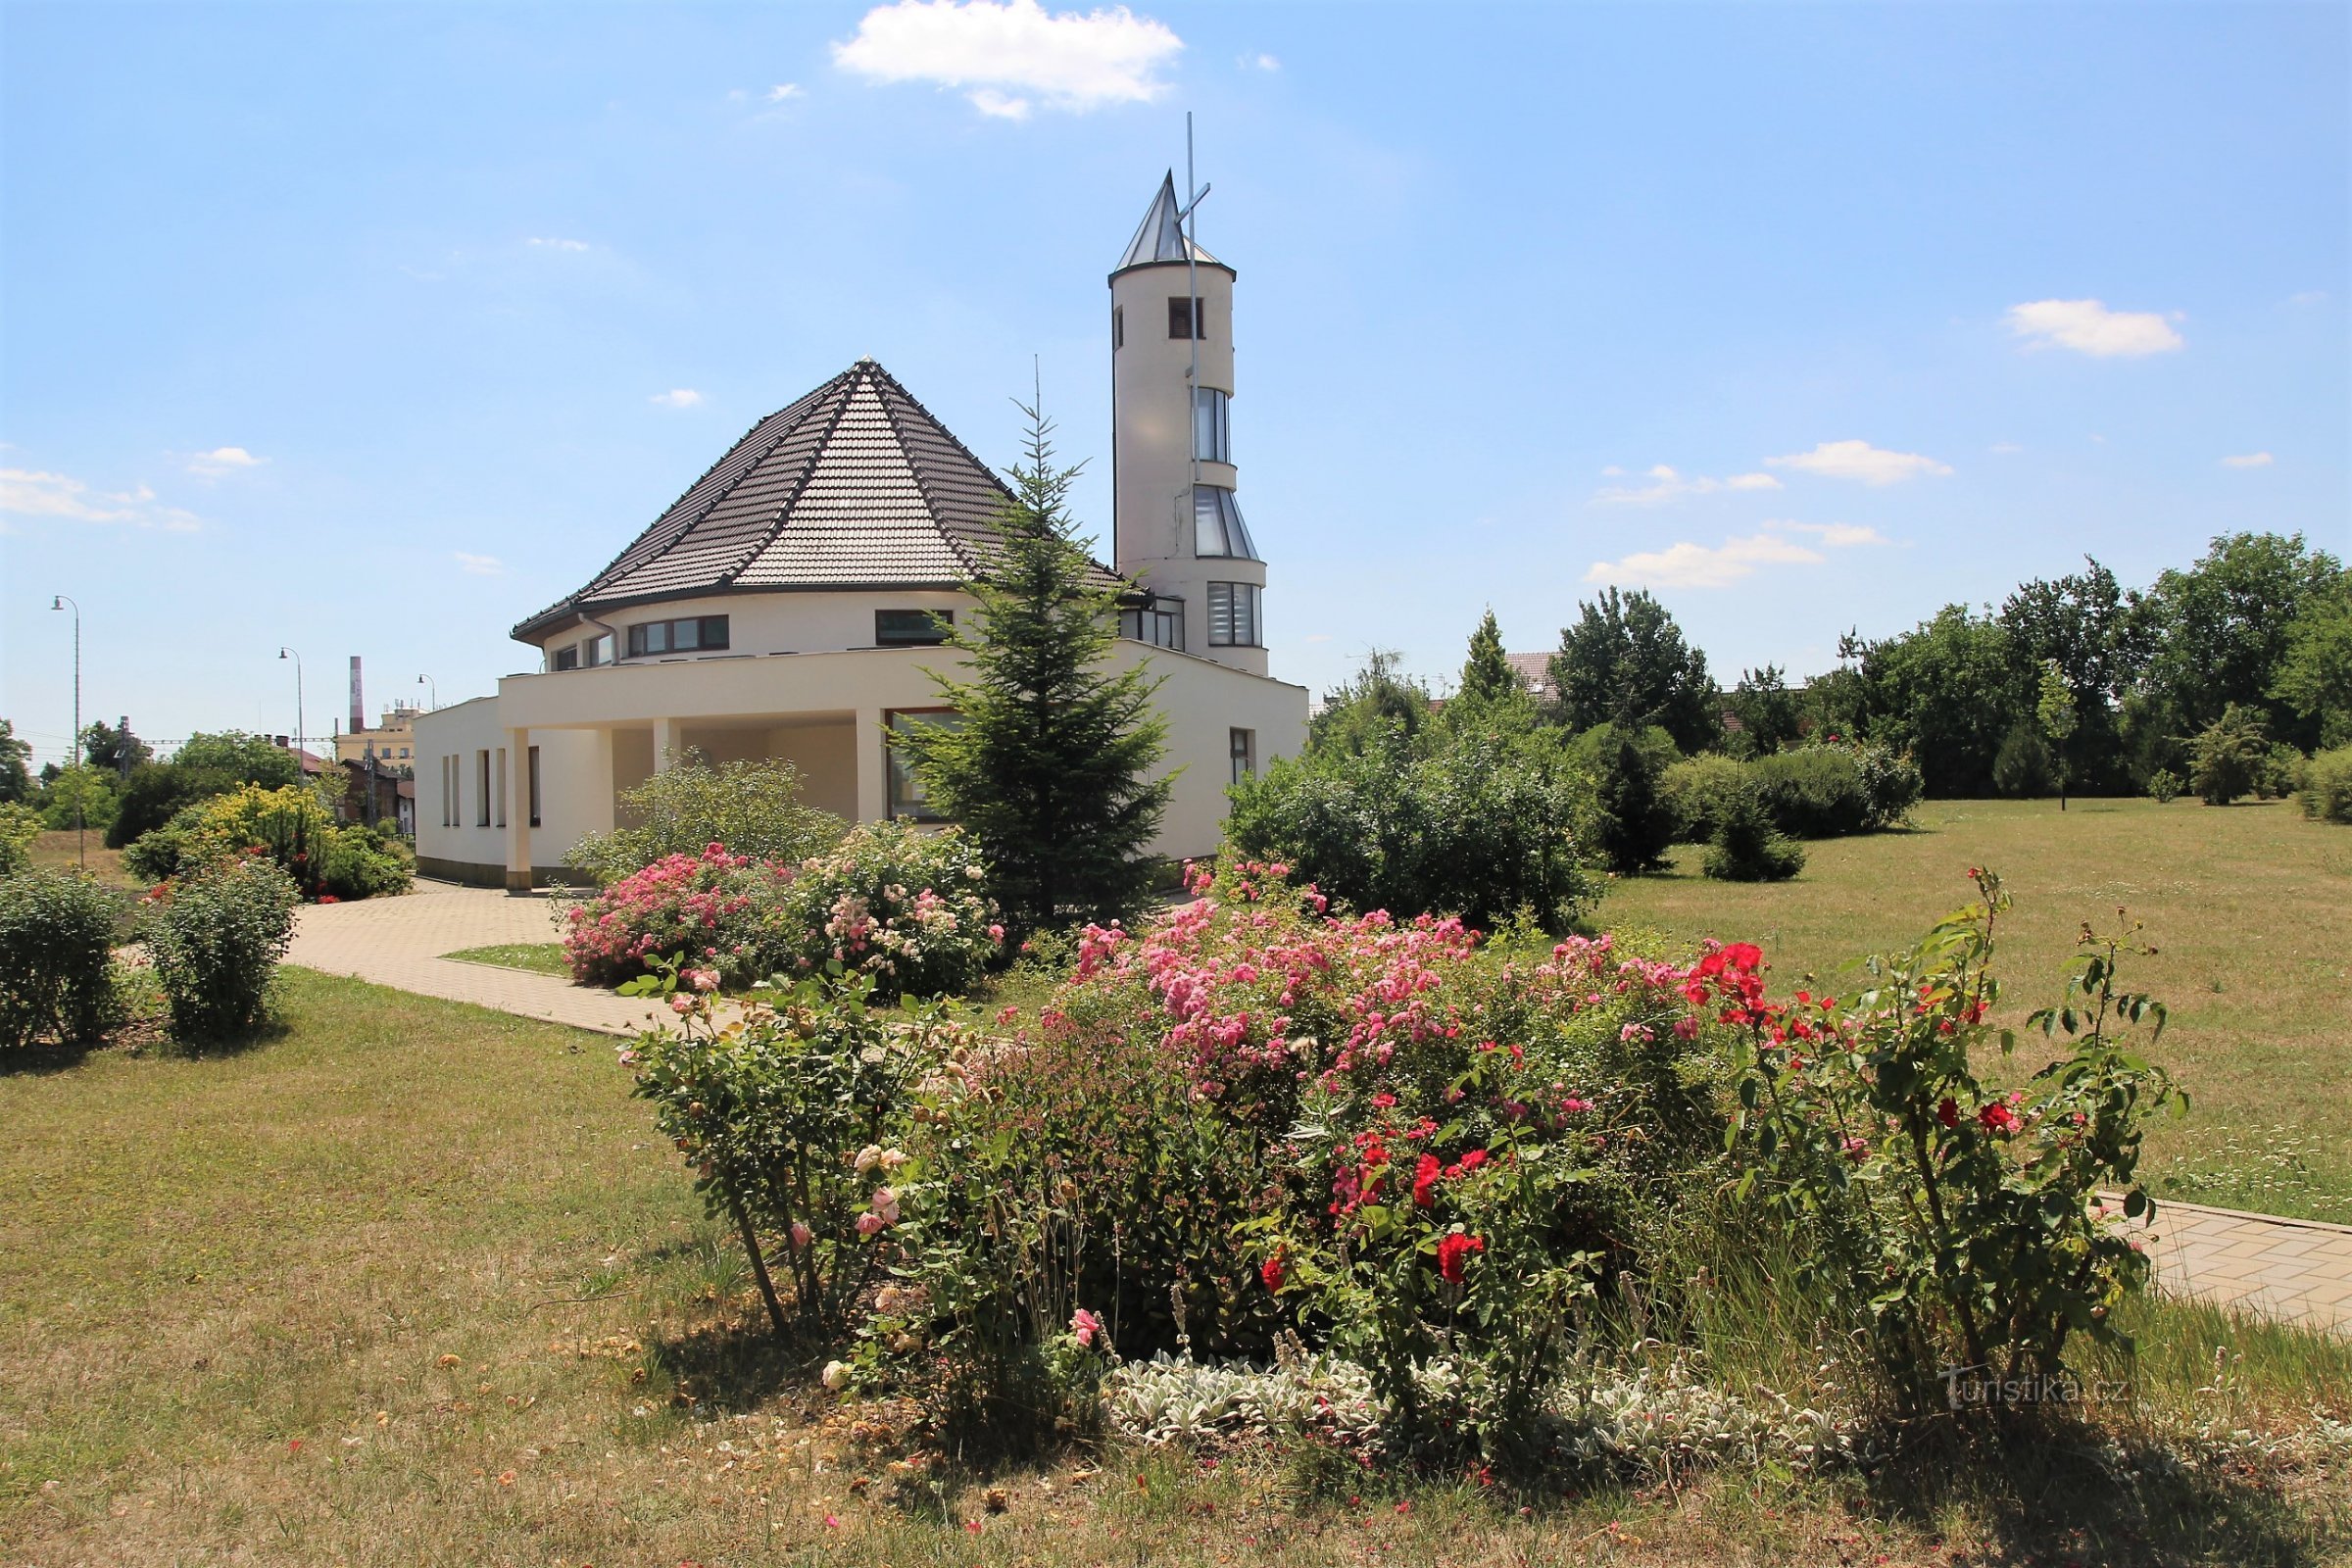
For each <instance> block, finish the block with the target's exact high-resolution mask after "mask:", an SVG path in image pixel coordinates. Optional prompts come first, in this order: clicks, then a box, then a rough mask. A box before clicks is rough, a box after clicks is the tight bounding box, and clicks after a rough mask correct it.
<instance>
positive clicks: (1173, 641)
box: [1119, 594, 1184, 653]
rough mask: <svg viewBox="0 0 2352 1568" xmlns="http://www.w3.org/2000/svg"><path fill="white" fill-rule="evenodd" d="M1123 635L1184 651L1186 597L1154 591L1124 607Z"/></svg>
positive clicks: (1121, 617) (1121, 612)
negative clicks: (1164, 594)
mask: <svg viewBox="0 0 2352 1568" xmlns="http://www.w3.org/2000/svg"><path fill="white" fill-rule="evenodd" d="M1119 635H1120V636H1122V637H1126V638H1129V639H1132V640H1133V641H1135V642H1139V643H1150V644H1151V645H1152V647H1154V648H1173V649H1175V650H1176V651H1177V652H1178V653H1182V652H1184V601H1183V600H1181V599H1166V598H1162V597H1160V596H1158V595H1156V594H1154V595H1152V596H1151V597H1150V598H1147V599H1146V600H1145V601H1144V602H1143V603H1142V604H1140V605H1133V606H1130V607H1128V608H1127V609H1125V610H1122V611H1120V612H1119Z"/></svg>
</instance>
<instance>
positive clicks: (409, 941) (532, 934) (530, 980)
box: [286, 880, 647, 1034]
mask: <svg viewBox="0 0 2352 1568" xmlns="http://www.w3.org/2000/svg"><path fill="white" fill-rule="evenodd" d="M556 935H557V933H556V925H555V921H554V919H553V918H552V917H551V915H550V911H549V908H548V901H547V898H546V897H545V896H544V895H540V894H533V895H530V896H528V897H523V898H515V897H512V896H510V895H508V894H506V893H502V892H499V891H498V890H496V889H493V888H463V887H457V886H455V885H453V884H451V883H447V882H426V881H421V880H420V881H418V882H417V891H416V892H414V893H411V894H409V895H407V896H406V897H403V898H396V899H364V900H362V901H360V902H359V903H356V904H329V905H323V906H321V905H306V906H305V907H303V909H302V912H301V914H300V916H299V917H298V919H297V921H296V924H295V927H294V950H293V952H291V953H289V954H288V955H287V956H286V957H287V961H288V962H290V963H298V964H301V965H302V966H303V967H304V968H306V969H319V970H323V971H324V972H325V973H327V974H343V975H351V976H353V977H354V978H357V979H361V980H371V981H373V982H375V984H377V985H379V986H392V987H394V988H395V989H398V990H401V991H414V992H417V993H418V994H420V995H423V996H427V997H446V998H448V999H449V1000H450V1001H452V1002H470V1003H473V1004H475V1005H478V1006H484V1007H495V1008H497V1009H498V1010H499V1011H501V1012H514V1013H520V1014H521V1015H522V1016H523V1017H526V1018H551V1019H553V1020H555V1021H556V1022H558V1023H567V1024H572V1025H574V1026H576V1027H578V1028H581V1029H594V1030H598V1031H599V1032H601V1033H605V1034H626V1033H628V1032H630V1031H631V1030H632V1029H633V1028H634V1027H635V1026H636V1025H638V1024H640V1023H643V1022H644V1021H645V1019H646V1017H647V1008H646V1004H644V1003H643V1002H634V1001H629V1000H627V999H624V998H621V997H616V996H614V995H613V993H611V992H610V991H591V990H588V989H586V988H584V987H581V986H575V985H572V984H571V983H569V982H568V981H565V980H560V979H558V978H557V977H555V976H554V975H545V974H530V973H527V972H526V971H524V970H520V969H499V968H493V967H492V966H490V965H489V964H484V963H456V962H452V961H451V960H450V959H448V958H444V957H443V956H441V955H443V954H445V953H456V952H458V951H459V950H461V949H464V948H486V947H489V946H492V945H493V944H496V943H506V942H553V941H555V940H556Z"/></svg>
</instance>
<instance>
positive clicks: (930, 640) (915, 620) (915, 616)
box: [874, 610, 956, 648]
mask: <svg viewBox="0 0 2352 1568" xmlns="http://www.w3.org/2000/svg"><path fill="white" fill-rule="evenodd" d="M955 624H956V612H954V611H953V610H877V611H875V612H874V646H875V647H877V648H933V647H937V646H938V645H939V644H941V643H944V642H946V641H947V640H948V632H949V631H950V630H951V629H953V628H954V626H955Z"/></svg>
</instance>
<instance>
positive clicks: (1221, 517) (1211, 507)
mask: <svg viewBox="0 0 2352 1568" xmlns="http://www.w3.org/2000/svg"><path fill="white" fill-rule="evenodd" d="M1193 554H1194V555H1196V556H1239V557H1241V558H1242V559H1243V560H1245V561H1255V560H1256V559H1257V547H1256V546H1255V545H1253V544H1251V543H1250V529H1249V527H1248V526H1247V525H1246V524H1245V523H1244V522H1243V521H1242V509H1241V507H1240V505H1239V504H1238V503H1236V502H1235V501H1234V499H1233V492H1232V491H1230V490H1226V489H1222V488H1220V487H1219V486H1217V485H1213V484H1197V485H1195V486H1193Z"/></svg>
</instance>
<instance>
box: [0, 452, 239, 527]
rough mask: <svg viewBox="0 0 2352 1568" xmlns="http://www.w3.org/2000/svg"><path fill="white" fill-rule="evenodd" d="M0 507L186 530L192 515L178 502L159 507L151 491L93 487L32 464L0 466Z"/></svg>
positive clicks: (75, 519) (23, 512) (34, 514)
mask: <svg viewBox="0 0 2352 1568" xmlns="http://www.w3.org/2000/svg"><path fill="white" fill-rule="evenodd" d="M0 513H15V514H16V515H19V516H25V517H63V518H65V519H67V520H68V521H70V522H121V523H127V524H129V525H130V526H132V527H134V528H165V529H169V530H171V531H172V532H174V533H186V532H188V531H190V530H192V529H194V528H195V527H196V526H197V520H196V515H195V514H193V513H190V512H184V511H182V510H181V509H179V508H178V507H159V506H157V505H156V504H155V492H154V491H152V490H150V489H148V488H147V487H146V486H145V485H140V486H139V487H138V488H137V489H135V490H92V489H91V488H90V487H89V486H88V485H86V484H84V483H82V482H81V481H80V480H79V479H74V478H70V477H68V476H67V475H65V474H62V473H43V472H41V471H39V470H37V469H33V468H0Z"/></svg>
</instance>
